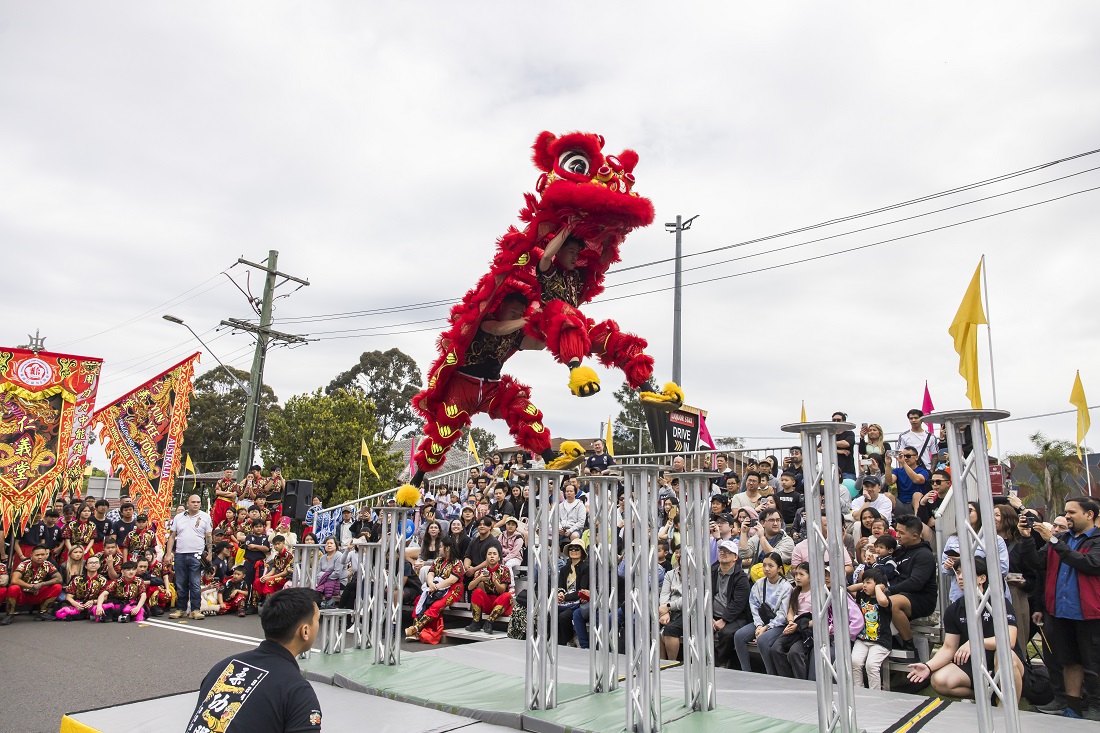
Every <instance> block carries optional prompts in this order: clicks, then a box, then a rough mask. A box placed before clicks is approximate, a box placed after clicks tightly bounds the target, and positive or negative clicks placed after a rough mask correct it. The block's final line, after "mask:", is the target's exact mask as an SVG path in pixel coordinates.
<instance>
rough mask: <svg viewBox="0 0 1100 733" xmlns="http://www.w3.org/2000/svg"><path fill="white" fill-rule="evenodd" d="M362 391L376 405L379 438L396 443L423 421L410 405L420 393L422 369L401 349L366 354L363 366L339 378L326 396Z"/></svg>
mask: <svg viewBox="0 0 1100 733" xmlns="http://www.w3.org/2000/svg"><path fill="white" fill-rule="evenodd" d="M341 389H343V390H347V391H349V392H352V391H354V392H359V393H360V394H362V395H365V396H366V397H367V399H369V400H371V401H372V402H373V403H374V407H375V410H376V413H375V414H376V416H377V425H378V428H377V429H378V432H377V434H378V437H379V438H380V439H381V440H382V442H383V443H392V442H393V441H394V440H396V439H397V438H398V436H400V435H401V433H403V432H404V431H406V430H408V429H409V428H411V427H414V426H419V424H420V421H419V419H418V418H417V416H416V413H415V412H413V409H412V405H411V404H410V403H409V401H410V400H412V398H413V397H415V396H416V393H417V392H419V391H420V368H419V367H417V365H416V360H415V359H413V358H412V357H411V356H409V355H408V354H406V353H404V352H403V351H401V350H400V349H397V348H393V349H390V350H389V351H364V352H363V354H362V355H361V356H360V357H359V363H358V364H356V365H355V366H353V367H352V368H351V369H349V370H348V371H346V372H343V373H341V374H339V375H337V376H336V378H335V379H333V380H332V381H331V382H330V383H329V385H328V386H327V387H325V394H329V395H331V394H333V393H334V392H336V391H337V390H341Z"/></svg>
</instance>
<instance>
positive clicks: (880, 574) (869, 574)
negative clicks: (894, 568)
mask: <svg viewBox="0 0 1100 733" xmlns="http://www.w3.org/2000/svg"><path fill="white" fill-rule="evenodd" d="M880 539H881V538H880ZM868 578H870V579H871V580H873V581H875V582H876V583H877V584H879V585H886V573H885V571H883V569H882V568H867V569H866V570H864V571H863V579H864V580H867V579H868Z"/></svg>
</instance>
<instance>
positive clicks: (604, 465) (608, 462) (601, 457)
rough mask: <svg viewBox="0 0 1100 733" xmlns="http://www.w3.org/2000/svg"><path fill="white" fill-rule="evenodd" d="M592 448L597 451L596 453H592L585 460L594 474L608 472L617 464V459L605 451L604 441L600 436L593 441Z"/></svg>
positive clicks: (598, 474) (587, 466)
mask: <svg viewBox="0 0 1100 733" xmlns="http://www.w3.org/2000/svg"><path fill="white" fill-rule="evenodd" d="M592 450H593V451H595V455H591V456H589V457H588V458H587V459H586V460H585V462H584V467H585V468H586V469H588V473H589V474H591V475H593V476H601V475H605V474H607V473H608V472H609V471H610V470H611V467H612V466H614V465H615V459H614V458H612V457H611V456H609V455H607V453H605V452H604V444H603V441H602V440H600V439H599V438H597V439H596V440H594V441H593V442H592Z"/></svg>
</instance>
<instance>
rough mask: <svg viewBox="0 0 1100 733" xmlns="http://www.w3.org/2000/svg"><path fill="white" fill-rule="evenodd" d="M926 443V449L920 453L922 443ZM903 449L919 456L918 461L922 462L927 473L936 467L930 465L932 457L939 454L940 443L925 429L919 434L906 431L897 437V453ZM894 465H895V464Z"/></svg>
mask: <svg viewBox="0 0 1100 733" xmlns="http://www.w3.org/2000/svg"><path fill="white" fill-rule="evenodd" d="M925 440H927V441H928V447H927V448H925V449H924V452H923V453H922V452H921V448H922V447H924V441H925ZM905 448H912V449H913V452H914V453H917V454H919V455H920V459H921V460H922V461H924V467H925V468H927V469H928V470H929V471H931V470H933V469H934V468H935V467H936V466H935V464H933V463H932V456H934V455H936V454H937V453H939V452H940V441H939V440H937V438H936V436H935V435H931V434H930V433H929V432H928V430H927V429H925V430H924V431H923V432H920V433H914V432H913V431H912V430H906V431H905V432H904V433H902V434H901V435H899V436H898V444H897V449H898V451H901V450H904V449H905ZM895 465H896V463H895Z"/></svg>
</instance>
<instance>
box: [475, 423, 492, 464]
mask: <svg viewBox="0 0 1100 733" xmlns="http://www.w3.org/2000/svg"><path fill="white" fill-rule="evenodd" d="M469 433H470V435H472V436H473V438H474V445H475V446H476V447H477V455H478V457H479V458H480V459H481V460H482V461H484V460H485V459H486V458H491V457H492V455H493V452H494V451H496V449H497V436H495V435H493V434H492V433H490V432H489V431H488V430H486V429H485V428H470V430H469Z"/></svg>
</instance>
